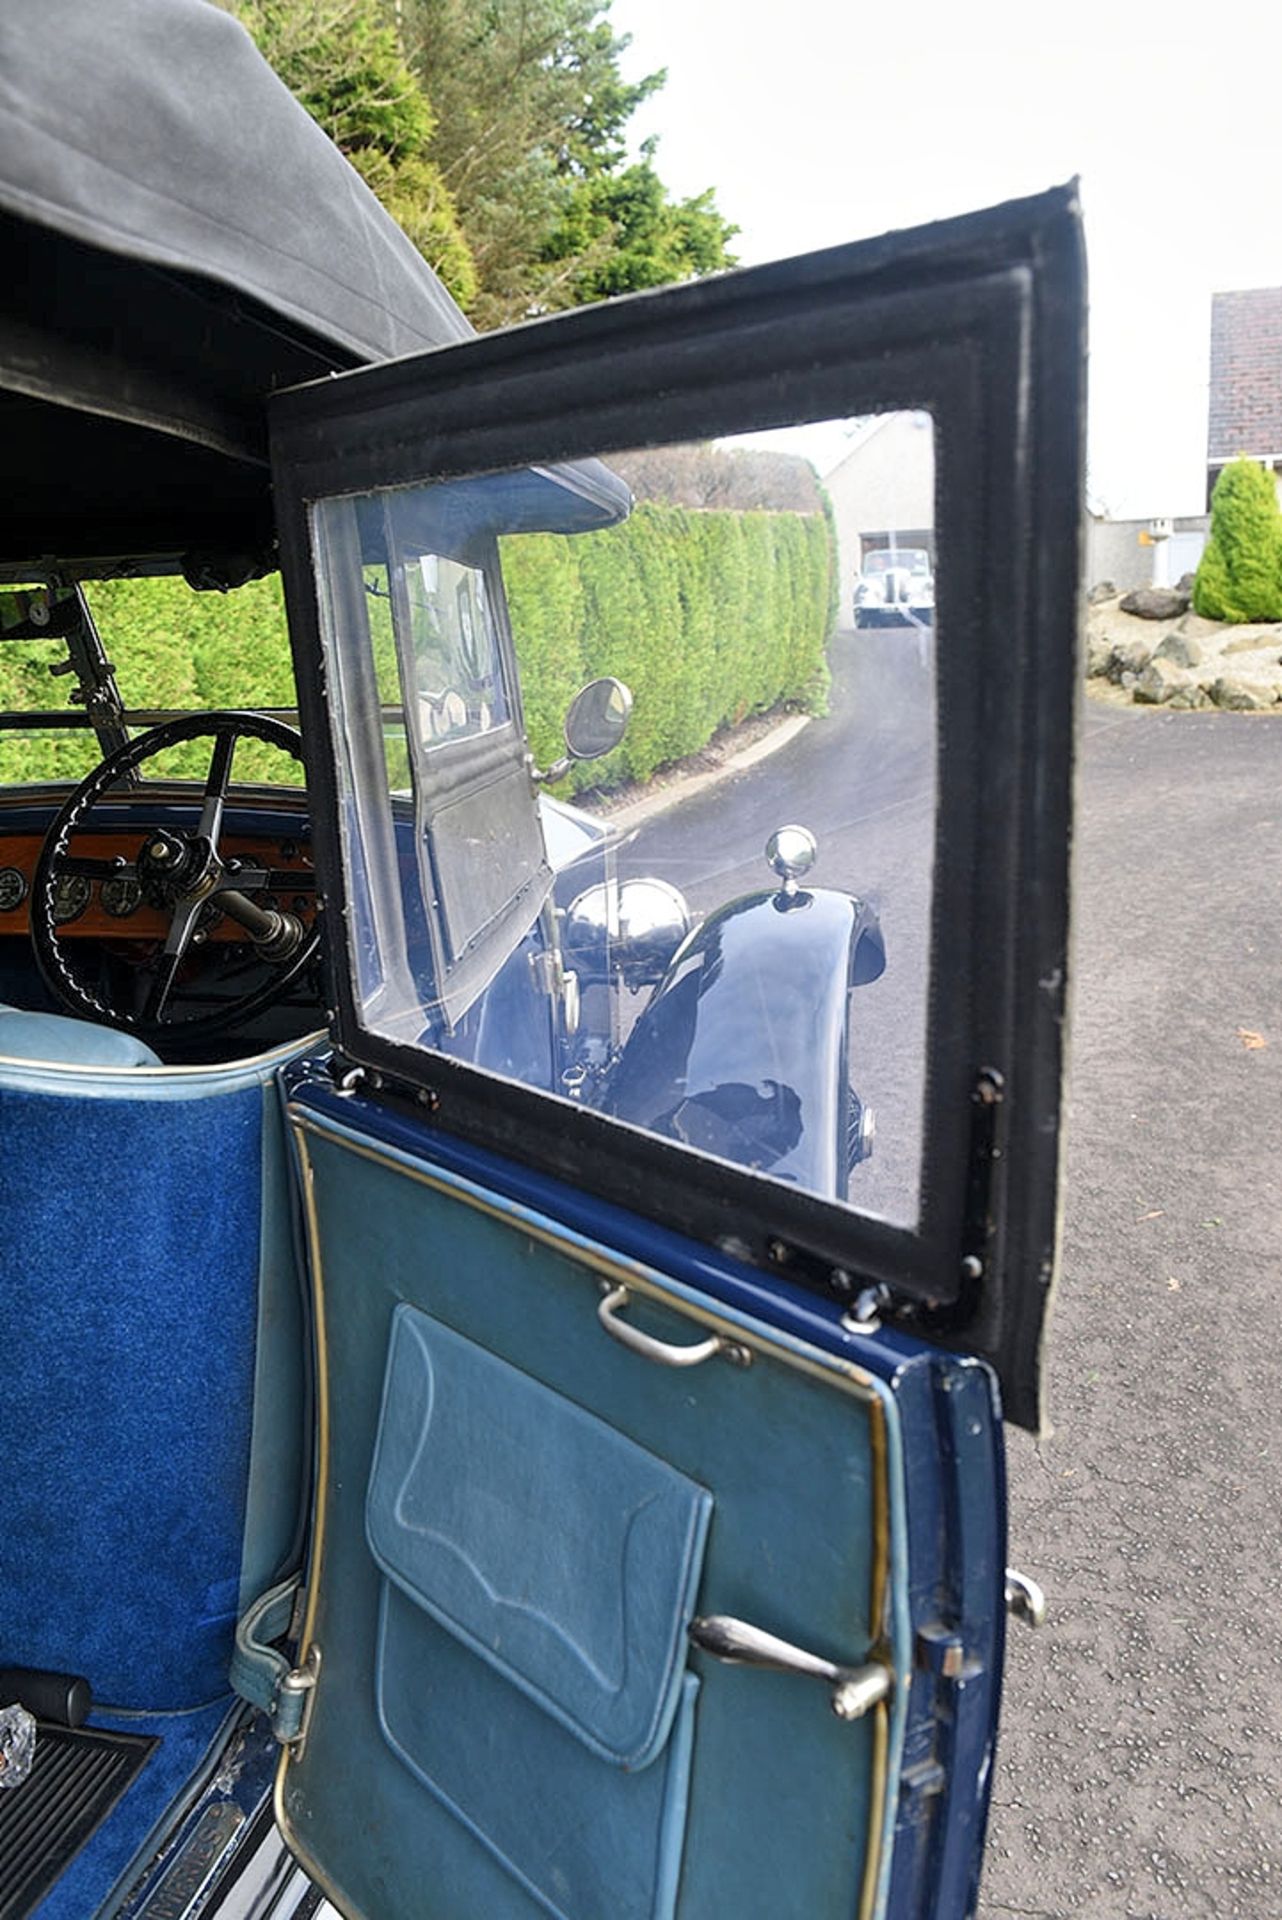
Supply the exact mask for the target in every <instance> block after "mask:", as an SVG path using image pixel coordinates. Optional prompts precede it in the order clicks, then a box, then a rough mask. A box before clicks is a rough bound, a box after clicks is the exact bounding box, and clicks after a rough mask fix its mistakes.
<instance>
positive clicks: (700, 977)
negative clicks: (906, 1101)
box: [600, 891, 885, 1194]
mask: <svg viewBox="0 0 1282 1920" xmlns="http://www.w3.org/2000/svg"><path fill="white" fill-rule="evenodd" d="M884 966H885V949H884V947H883V945H882V940H881V932H880V928H879V926H878V923H877V919H876V916H875V914H873V912H872V911H871V909H870V908H868V907H866V906H865V905H864V903H863V902H862V901H860V900H857V899H855V898H854V897H853V896H852V895H850V894H845V893H832V892H827V891H823V892H820V891H816V892H810V893H807V892H799V893H795V894H787V893H784V892H782V891H780V892H776V893H772V894H750V895H748V896H747V897H746V898H745V899H741V900H735V901H733V902H732V903H731V904H730V905H729V906H725V907H721V908H719V909H718V911H717V912H715V913H712V914H710V915H709V916H708V918H707V919H706V920H705V921H704V922H703V923H702V925H701V926H699V927H698V928H697V929H696V930H695V931H694V932H693V933H692V934H691V935H690V937H689V938H688V939H687V940H686V941H685V942H684V943H683V944H682V946H681V948H680V949H679V951H678V952H677V954H676V955H675V957H674V959H673V962H672V965H671V967H670V968H669V970H668V972H667V974H666V976H665V977H664V979H663V980H662V981H661V982H660V983H659V986H658V987H657V988H656V990H655V993H654V995H653V998H652V999H651V1000H650V1002H649V1004H648V1006H647V1007H646V1009H645V1011H644V1012H643V1013H642V1015H641V1017H640V1019H639V1020H638V1021H637V1023H636V1026H635V1027H634V1028H633V1030H632V1033H631V1034H630V1035H629V1037H628V1042H627V1045H626V1047H625V1048H624V1050H623V1053H622V1055H621V1056H620V1058H619V1060H618V1063H617V1065H616V1066H615V1067H614V1069H613V1071H612V1072H611V1074H610V1075H609V1078H608V1080H607V1082H606V1085H605V1088H604V1090H603V1093H602V1096H601V1099H600V1104H601V1106H602V1107H603V1108H604V1110H605V1111H606V1112H607V1113H610V1114H613V1115H614V1116H615V1117H616V1118H617V1119H620V1120H630V1121H632V1122H633V1123H634V1124H635V1125H637V1126H641V1127H645V1128H647V1129H648V1130H649V1131H650V1132H652V1133H659V1134H662V1135H664V1136H665V1137H666V1138H668V1139H670V1140H680V1141H684V1142H685V1143H686V1144H687V1145H690V1146H693V1147H698V1148H701V1149H702V1150H703V1151H704V1152H706V1153H715V1154H716V1155H718V1157H719V1158H721V1159H723V1160H732V1161H734V1162H736V1163H737V1164H738V1165H741V1166H748V1167H755V1168H758V1169H760V1170H761V1171H763V1172H767V1171H768V1172H770V1173H772V1174H773V1175H774V1177H775V1178H776V1179H777V1180H789V1181H793V1182H796V1183H797V1184H798V1185H800V1186H804V1187H808V1188H809V1189H810V1190H811V1191H812V1192H815V1193H832V1194H837V1193H840V1194H844V1193H845V1190H846V1177H847V1174H848V1172H849V1166H848V1162H847V1107H848V1101H849V1093H848V1087H849V1071H848V1063H847V1031H848V1026H849V1021H848V1018H847V1005H848V1000H849V995H850V991H851V988H852V986H853V985H854V984H855V983H856V982H857V981H863V980H873V979H876V978H877V976H878V975H879V974H880V973H881V971H882V969H883V968H884Z"/></svg>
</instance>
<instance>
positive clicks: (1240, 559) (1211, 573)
mask: <svg viewBox="0 0 1282 1920" xmlns="http://www.w3.org/2000/svg"><path fill="white" fill-rule="evenodd" d="M1193 605H1194V608H1195V609H1196V611H1197V612H1198V613H1200V614H1202V615H1203V616H1204V617H1205V618H1206V619H1208V620H1232V621H1235V622H1242V621H1250V620H1282V511H1280V510H1279V507H1278V496H1277V487H1276V485H1275V483H1274V479H1273V475H1272V474H1271V473H1269V472H1267V471H1266V470H1265V469H1264V468H1263V467H1261V466H1260V465H1259V464H1258V463H1257V462H1256V461H1254V460H1247V459H1239V460H1233V461H1231V462H1230V463H1229V465H1228V466H1227V467H1225V468H1224V470H1223V472H1222V473H1221V474H1220V477H1219V479H1218V480H1217V481H1216V483H1215V492H1214V494H1213V495H1212V496H1211V537H1210V539H1209V540H1208V541H1207V543H1206V550H1205V552H1204V553H1203V555H1202V559H1201V563H1200V565H1199V566H1198V570H1197V578H1196V580H1195V581H1194V583H1193Z"/></svg>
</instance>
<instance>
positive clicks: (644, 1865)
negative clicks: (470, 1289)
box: [365, 1305, 712, 1920]
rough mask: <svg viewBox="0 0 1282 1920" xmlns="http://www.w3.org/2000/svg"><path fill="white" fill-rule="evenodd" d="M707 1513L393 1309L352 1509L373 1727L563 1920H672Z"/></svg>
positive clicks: (575, 1413)
mask: <svg viewBox="0 0 1282 1920" xmlns="http://www.w3.org/2000/svg"><path fill="white" fill-rule="evenodd" d="M711 1513H712V1496H711V1494H710V1493H708V1492H707V1490H706V1489H705V1488H703V1487H701V1486H699V1485H698V1484H697V1483H696V1482H695V1481H693V1480H691V1479H689V1478H688V1477H687V1476H686V1475H684V1474H682V1473H680V1472H678V1471H677V1470H676V1469H675V1468H674V1467H671V1466H669V1465H668V1464H667V1463H666V1462H665V1461H663V1460H661V1459H660V1458H658V1456H657V1455H655V1454H653V1453H650V1452H648V1451H647V1450H646V1449H645V1448H643V1447H640V1446H638V1445H637V1444H636V1443H635V1442H634V1441H632V1440H629V1439H627V1438H626V1437H625V1436H624V1435H623V1434H621V1433H619V1432H618V1431H616V1429H614V1428H613V1427H611V1426H610V1425H609V1424H608V1423H607V1422H606V1421H603V1420H601V1419H598V1418H597V1417H596V1416H595V1415H593V1414H590V1413H588V1412H586V1411H585V1410H584V1409H583V1408H582V1407H580V1406H578V1405H576V1404H575V1403H574V1402H573V1401H571V1400H568V1399H566V1398H565V1397H564V1396H563V1395H562V1394H560V1393H557V1392H555V1391H554V1390H553V1389H552V1388H550V1387H547V1386H544V1385H543V1384H542V1383H541V1382H539V1381H537V1380H534V1379H532V1378H531V1377H530V1376H529V1375H528V1374H525V1373H522V1372H521V1371H520V1370H519V1369H518V1368H516V1367H513V1366H511V1365H509V1364H508V1362H506V1361H504V1360H500V1359H497V1358H496V1357H495V1356H494V1355H493V1354H491V1353H489V1352H488V1351H487V1350H486V1349H485V1348H483V1347H481V1346H478V1345H477V1344H475V1343H474V1342H473V1341H470V1340H467V1339H465V1338H464V1337H463V1336H462V1335H460V1334H457V1333H455V1332H454V1331H453V1330H452V1329H451V1328H449V1327H446V1326H445V1325H443V1324H442V1323H441V1322H440V1321H439V1320H436V1319H434V1318H432V1317H431V1316H430V1315H428V1314H425V1313H422V1312H420V1311H419V1310H418V1309H417V1308H414V1307H411V1306H407V1305H401V1306H400V1307H398V1308H397V1310H396V1312H395V1314H394V1315H393V1320H392V1331H391V1338H390V1343H389V1349H388V1358H387V1368H386V1373H385V1376H384V1383H383V1401H382V1410H381V1414H380V1421H379V1431H378V1440H377V1445H376V1447H375V1454H374V1463H373V1467H372V1470H371V1475H370V1483H369V1489H368V1495H367V1499H366V1509H365V1532H366V1539H367V1542H368V1545H369V1548H370V1551H371V1553H372V1554H373V1556H374V1559H375V1561H376V1563H377V1565H378V1567H379V1569H380V1571H381V1573H382V1575H383V1583H382V1593H381V1600H380V1609H379V1626H378V1648H377V1659H376V1683H375V1684H376V1689H377V1704H378V1715H379V1723H380V1726H381V1728H382V1732H383V1735H384V1738H385V1739H386V1740H387V1742H388V1744H389V1746H390V1747H391V1748H392V1749H393V1751H394V1752H395V1753H396V1754H397V1755H398V1757H399V1758H400V1760H401V1761H402V1762H403V1763H404V1764H405V1766H407V1767H408V1768H409V1769H410V1771H411V1772H412V1773H413V1774H414V1775H415V1776H416V1777H417V1778H418V1779H419V1780H420V1781H421V1782H422V1783H423V1785H424V1786H426V1787H427V1788H428V1789H429V1791H430V1792H431V1793H433V1794H434V1795H435V1796H436V1797H437V1799H439V1800H440V1801H441V1802H442V1803H443V1804H444V1805H445V1806H446V1807H448V1808H449V1810H450V1811H451V1812H452V1813H453V1814H454V1815H455V1817H456V1818H457V1819H458V1820H459V1821H460V1822H462V1824H463V1825H464V1826H465V1827H466V1828H468V1829H469V1830H470V1832H471V1833H472V1834H473V1835H474V1836H475V1837H476V1838H477V1839H478V1840H479V1841H480V1842H481V1843H482V1845H483V1846H484V1847H486V1848H487V1849H488V1851H489V1852H490V1853H491V1854H492V1855H493V1856H494V1857H495V1858H496V1859H498V1860H499V1861H500V1862H501V1863H502V1864H503V1866H504V1867H505V1868H506V1869H507V1871H508V1872H509V1873H510V1874H511V1875H512V1876H513V1878H514V1879H515V1880H516V1881H517V1882H518V1883H519V1884H520V1885H521V1886H522V1887H523V1888H524V1889H525V1890H526V1892H527V1893H528V1894H530V1895H531V1896H532V1897H533V1898H534V1900H535V1901H537V1902H538V1903H539V1905H541V1906H542V1907H544V1908H545V1909H546V1910H547V1911H549V1912H551V1913H554V1914H557V1915H560V1916H562V1920H599V1916H600V1915H602V1914H604V1913H607V1912H608V1913H610V1914H611V1915H612V1916H614V1917H615V1920H664V1916H668V1915H670V1914H671V1913H672V1911H673V1908H674V1905H675V1899H676V1890H677V1882H678V1877H679V1872H680V1860H681V1845H682V1838H683V1832H684V1825H685V1805H686V1793H687V1787H688V1781H689V1768H690V1753H691V1747H692V1741H693V1723H694V1707H695V1699H696V1695H697V1691H698V1681H697V1679H696V1678H695V1676H694V1675H693V1674H690V1673H688V1672H687V1671H686V1664H685V1662H686V1628H687V1626H688V1624H689V1620H690V1617H691V1614H692V1613H693V1611H694V1605H695V1597H696V1594H697V1591H698V1585H699V1579H700V1574H701V1570H702V1564H703V1553H704V1546H705V1542H706V1539H707V1532H708V1525H709V1521H710V1518H711Z"/></svg>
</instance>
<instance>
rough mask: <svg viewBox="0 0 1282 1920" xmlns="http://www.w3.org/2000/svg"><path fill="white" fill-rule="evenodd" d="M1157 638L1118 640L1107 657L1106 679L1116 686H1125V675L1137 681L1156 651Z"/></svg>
mask: <svg viewBox="0 0 1282 1920" xmlns="http://www.w3.org/2000/svg"><path fill="white" fill-rule="evenodd" d="M1156 645H1157V637H1156V635H1154V637H1153V639H1152V640H1118V641H1116V642H1115V643H1114V646H1113V649H1112V652H1111V653H1110V655H1109V662H1108V677H1109V679H1110V680H1115V681H1116V682H1117V684H1118V686H1125V684H1126V676H1127V674H1130V675H1132V677H1133V679H1136V680H1137V679H1138V678H1139V676H1140V674H1142V673H1143V671H1144V669H1145V667H1146V666H1147V665H1148V663H1149V661H1150V660H1151V659H1152V658H1153V654H1154V652H1155V651H1156Z"/></svg>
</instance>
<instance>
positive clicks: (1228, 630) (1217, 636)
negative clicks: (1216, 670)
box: [1178, 607, 1233, 650]
mask: <svg viewBox="0 0 1282 1920" xmlns="http://www.w3.org/2000/svg"><path fill="white" fill-rule="evenodd" d="M1178 630H1179V632H1180V633H1191V634H1192V636H1193V638H1194V639H1195V640H1206V641H1209V642H1210V645H1211V647H1212V649H1213V650H1214V649H1215V648H1216V647H1220V646H1222V645H1223V643H1224V642H1225V641H1226V640H1227V639H1228V638H1229V637H1230V635H1231V634H1232V632H1233V629H1232V627H1227V626H1225V624H1224V622H1223V620H1207V619H1206V618H1205V617H1204V616H1203V615H1202V614H1200V613H1194V611H1193V609H1192V607H1190V608H1189V610H1188V612H1187V613H1186V614H1185V615H1184V618H1183V619H1182V620H1181V621H1180V622H1179V623H1178Z"/></svg>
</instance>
